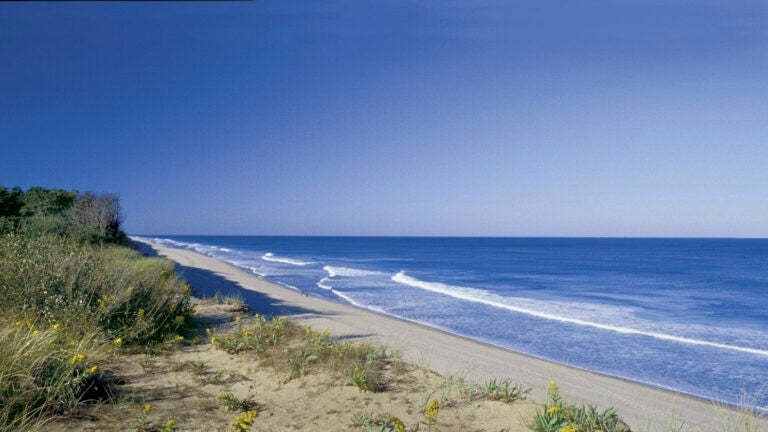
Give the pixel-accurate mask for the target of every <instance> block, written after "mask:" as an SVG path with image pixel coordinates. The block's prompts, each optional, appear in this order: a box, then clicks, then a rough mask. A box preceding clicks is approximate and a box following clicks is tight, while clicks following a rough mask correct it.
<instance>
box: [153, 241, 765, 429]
mask: <svg viewBox="0 0 768 432" xmlns="http://www.w3.org/2000/svg"><path fill="white" fill-rule="evenodd" d="M141 246H142V248H143V249H144V250H145V251H150V252H151V251H154V252H153V253H156V254H157V255H159V256H162V257H166V258H168V259H171V260H173V261H175V262H176V263H177V270H178V272H179V274H180V276H181V277H182V278H184V279H186V280H187V281H188V282H189V283H190V284H191V285H192V287H193V288H194V289H195V290H196V291H203V292H206V294H207V295H211V294H213V293H214V292H215V291H221V292H222V293H227V294H229V293H233V292H237V293H238V294H239V295H240V296H242V297H243V298H244V300H245V301H246V303H248V304H249V305H251V306H252V307H253V311H254V312H256V313H261V314H267V315H281V316H285V317H288V318H289V319H291V320H292V321H294V322H296V323H298V324H300V325H308V326H312V327H313V328H314V329H318V330H322V329H329V330H330V331H331V333H332V334H333V335H334V336H337V337H346V338H353V339H362V340H367V341H370V342H374V343H381V344H386V345H388V346H389V347H391V348H394V349H399V350H401V351H402V353H403V357H404V359H405V360H407V361H410V362H413V363H415V364H417V365H419V366H422V367H425V368H428V369H431V370H433V371H435V372H437V373H439V374H441V375H443V376H448V375H453V376H462V377H466V378H468V379H470V380H476V381H479V380H483V379H489V378H501V379H504V378H511V379H512V381H514V382H520V383H522V384H524V385H526V386H529V387H531V388H532V389H533V391H532V396H533V398H534V399H535V400H538V401H543V400H544V397H545V394H546V389H547V385H548V383H549V380H554V381H556V382H557V384H558V385H559V386H560V389H561V391H562V393H563V395H564V396H565V397H566V399H568V400H570V401H573V402H582V401H583V402H587V403H592V404H596V405H597V406H598V408H600V409H601V410H602V409H605V408H608V407H611V406H612V407H615V408H617V409H618V411H619V414H620V415H621V416H622V418H623V419H625V420H626V421H627V423H628V424H629V425H630V426H632V430H633V431H669V430H673V429H672V427H673V426H674V425H678V426H679V425H681V424H684V425H685V428H684V429H683V430H701V431H721V430H726V429H730V428H732V427H733V426H734V425H735V424H737V423H738V422H739V421H741V422H743V420H739V419H743V418H744V415H745V414H743V413H741V412H738V411H736V410H733V409H731V408H728V407H724V406H720V405H717V404H715V403H713V402H711V401H707V400H703V399H698V398H693V397H690V396H686V395H682V394H679V393H675V392H672V391H667V390H663V389H659V388H655V387H651V386H646V385H642V384H638V383H635V382H631V381H626V380H622V379H618V378H614V377H610V376H606V375H601V374H598V373H593V372H589V371H585V370H581V369H577V368H574V367H569V366H567V365H562V364H558V363H554V362H550V361H546V360H542V359H538V358H535V357H531V356H528V355H525V354H520V353H517V352H514V351H510V350H507V349H503V348H499V347H495V346H492V345H489V344H484V343H481V342H477V341H474V340H470V339H467V338H463V337H459V336H456V335H453V334H449V333H447V332H443V331H440V330H437V329H434V328H430V327H427V326H424V325H420V324H417V323H412V322H408V321H405V320H400V319H396V318H392V317H388V316H385V315H381V314H377V313H374V312H371V311H368V310H365V309H361V308H357V307H353V306H349V305H344V304H339V303H334V302H331V301H327V300H324V299H321V298H317V297H313V296H306V295H302V294H301V293H299V292H296V291H293V290H291V289H288V288H285V287H282V286H280V285H277V284H274V283H271V282H267V281H265V280H262V279H260V278H258V277H256V276H254V275H252V274H250V273H247V272H245V271H242V270H240V269H238V268H237V267H234V266H232V265H229V264H227V263H224V262H221V261H217V260H215V259H212V258H210V257H207V256H205V255H202V254H199V253H196V252H192V251H189V250H180V249H173V248H168V247H164V246H162V245H154V244H149V243H143V244H141ZM148 246H149V247H151V250H150V249H148V248H147V247H148ZM542 343H546V341H542ZM606 355H610V353H607V354H606ZM713 396H716V395H714V394H713ZM752 421H753V422H757V423H758V424H759V426H760V428H761V429H764V428H766V427H768V422H766V421H765V418H762V417H761V418H758V419H752Z"/></svg>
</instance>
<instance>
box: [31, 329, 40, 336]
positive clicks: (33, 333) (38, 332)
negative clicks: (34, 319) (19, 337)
mask: <svg viewBox="0 0 768 432" xmlns="http://www.w3.org/2000/svg"><path fill="white" fill-rule="evenodd" d="M38 334H40V330H32V336H37V335H38Z"/></svg>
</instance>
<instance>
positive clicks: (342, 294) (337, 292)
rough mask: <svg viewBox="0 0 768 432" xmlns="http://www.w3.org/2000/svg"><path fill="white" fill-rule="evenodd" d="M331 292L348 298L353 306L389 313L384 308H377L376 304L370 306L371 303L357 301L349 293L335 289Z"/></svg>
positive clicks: (345, 298)
mask: <svg viewBox="0 0 768 432" xmlns="http://www.w3.org/2000/svg"><path fill="white" fill-rule="evenodd" d="M331 292H332V293H334V294H336V295H337V296H339V297H340V298H342V299H344V300H346V301H347V302H348V303H349V304H351V305H353V306H357V307H359V308H363V309H368V310H371V311H374V312H376V313H380V314H382V315H388V314H387V312H386V311H385V310H384V309H380V308H377V307H375V306H370V305H366V304H363V303H359V302H356V301H355V300H354V299H352V298H351V297H349V296H348V295H346V294H344V293H341V292H339V291H336V290H335V289H331Z"/></svg>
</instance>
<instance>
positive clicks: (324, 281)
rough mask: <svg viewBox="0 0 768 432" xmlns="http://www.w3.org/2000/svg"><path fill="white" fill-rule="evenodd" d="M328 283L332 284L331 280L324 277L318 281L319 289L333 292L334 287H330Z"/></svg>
mask: <svg viewBox="0 0 768 432" xmlns="http://www.w3.org/2000/svg"><path fill="white" fill-rule="evenodd" d="M328 282H330V279H328V278H327V277H324V278H322V279H320V280H319V281H317V286H318V288H322V289H325V290H330V291H333V287H332V286H330V285H328Z"/></svg>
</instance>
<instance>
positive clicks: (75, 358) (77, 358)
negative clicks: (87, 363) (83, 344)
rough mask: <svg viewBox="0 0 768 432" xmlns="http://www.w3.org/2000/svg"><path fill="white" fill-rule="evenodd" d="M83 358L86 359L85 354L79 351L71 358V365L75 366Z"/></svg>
mask: <svg viewBox="0 0 768 432" xmlns="http://www.w3.org/2000/svg"><path fill="white" fill-rule="evenodd" d="M83 360H85V354H83V353H81V352H79V353H77V354H75V355H73V356H72V358H70V359H69V364H70V365H71V366H74V365H76V364H78V363H80V362H81V361H83Z"/></svg>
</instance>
